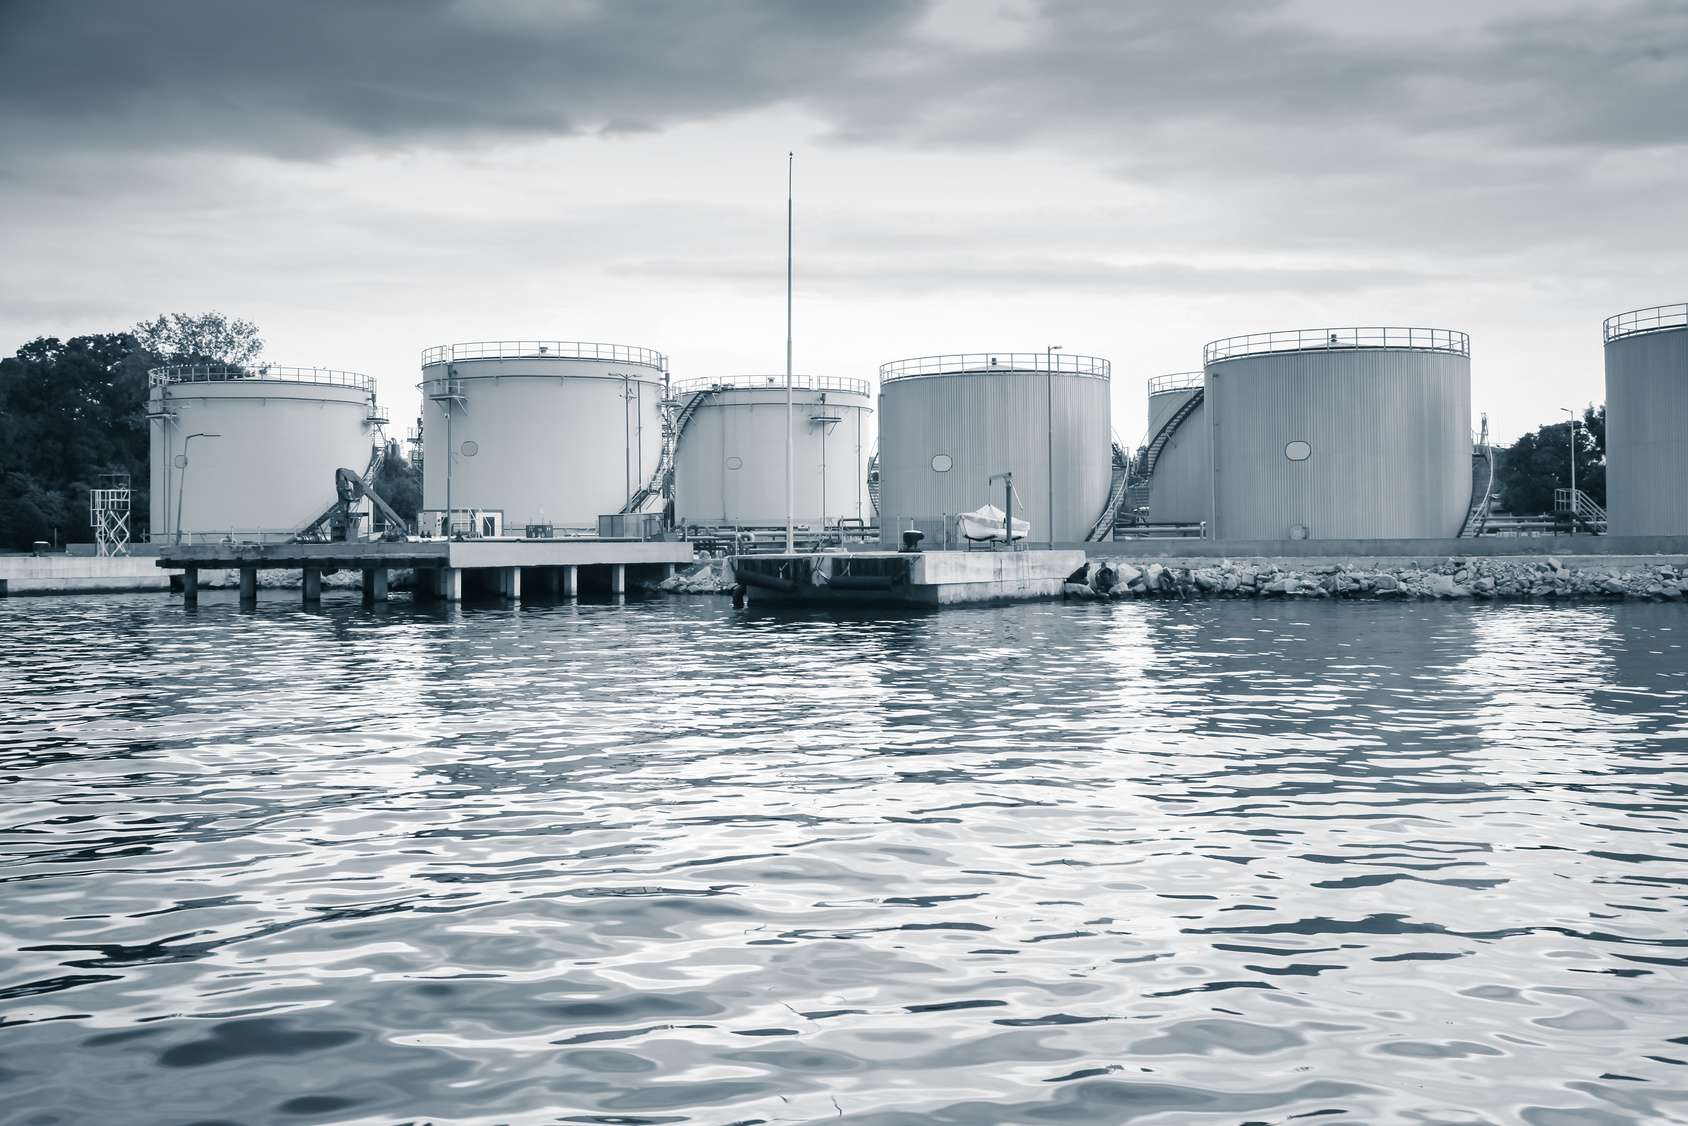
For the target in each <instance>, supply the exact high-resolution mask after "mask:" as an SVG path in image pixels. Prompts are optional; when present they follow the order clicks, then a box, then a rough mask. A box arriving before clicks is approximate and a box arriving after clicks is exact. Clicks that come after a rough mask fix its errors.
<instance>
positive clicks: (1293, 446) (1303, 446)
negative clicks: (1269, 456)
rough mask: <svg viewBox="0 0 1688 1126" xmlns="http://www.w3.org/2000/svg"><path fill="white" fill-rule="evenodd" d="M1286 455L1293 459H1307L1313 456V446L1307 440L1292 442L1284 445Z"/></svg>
mask: <svg viewBox="0 0 1688 1126" xmlns="http://www.w3.org/2000/svg"><path fill="white" fill-rule="evenodd" d="M1284 456H1285V457H1287V458H1289V459H1290V460H1291V461H1306V460H1307V459H1308V458H1310V457H1312V456H1313V447H1312V445H1311V444H1310V443H1307V442H1291V443H1290V444H1289V445H1287V446H1285V447H1284Z"/></svg>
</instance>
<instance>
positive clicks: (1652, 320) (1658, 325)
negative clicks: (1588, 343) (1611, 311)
mask: <svg viewBox="0 0 1688 1126" xmlns="http://www.w3.org/2000/svg"><path fill="white" fill-rule="evenodd" d="M1684 326H1688V303H1684V304H1680V305H1655V306H1653V308H1651V309H1631V310H1630V311H1629V312H1627V313H1619V314H1617V315H1616V316H1612V317H1607V318H1606V320H1605V322H1604V323H1603V324H1602V325H1601V326H1600V332H1601V335H1602V336H1603V337H1604V338H1605V342H1606V343H1607V344H1610V343H1611V342H1612V341H1614V340H1620V339H1622V338H1623V337H1625V336H1639V335H1640V334H1641V333H1644V332H1662V331H1663V330H1665V329H1670V328H1682V327H1684Z"/></svg>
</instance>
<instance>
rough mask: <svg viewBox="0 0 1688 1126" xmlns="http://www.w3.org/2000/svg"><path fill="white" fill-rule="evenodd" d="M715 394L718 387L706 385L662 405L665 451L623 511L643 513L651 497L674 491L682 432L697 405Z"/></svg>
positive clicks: (622, 508)
mask: <svg viewBox="0 0 1688 1126" xmlns="http://www.w3.org/2000/svg"><path fill="white" fill-rule="evenodd" d="M713 394H715V388H713V387H705V388H703V389H701V390H698V391H693V392H691V393H690V394H689V395H688V396H687V397H686V398H685V400H684V401H683V402H682V401H681V400H678V399H669V400H667V401H666V402H664V403H663V404H662V406H663V415H662V453H661V454H660V455H659V456H658V457H657V463H656V472H654V473H652V474H651V479H650V480H649V481H646V482H645V483H644V484H643V485H641V486H639V488H638V489H637V490H636V491H635V492H634V493H633V495H632V496H630V497H628V498H627V503H626V504H624V505H622V506H621V511H622V512H623V513H631V512H643V511H645V506H646V505H648V504H650V502H651V498H653V497H667V496H668V495H669V494H670V493H671V492H672V491H673V481H674V455H675V452H676V451H677V450H678V449H679V448H680V435H682V434H684V433H685V432H686V427H687V426H688V425H690V423H691V421H692V417H693V416H694V415H696V414H697V410H698V407H700V406H702V405H703V402H704V400H706V399H708V398H709V397H710V396H711V395H713Z"/></svg>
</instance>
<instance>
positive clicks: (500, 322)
mask: <svg viewBox="0 0 1688 1126" xmlns="http://www.w3.org/2000/svg"><path fill="white" fill-rule="evenodd" d="M1685 106H1688V2H1685V0H1461V2H1449V0H1415V2H1414V3H1412V4H1395V3H1389V4H1385V3H1381V2H1377V3H1367V2H1363V0H1275V2H1274V0H1203V2H1200V3H1196V2H1192V0H1098V2H1094V3H1090V2H1069V0H1012V2H1010V0H955V2H933V3H924V2H918V0H849V2H847V3H843V2H833V0H807V2H793V3H779V2H773V0H765V2H748V0H708V2H705V0H675V2H669V3H664V2H654V0H653V2H644V0H606V2H603V3H598V2H592V0H450V2H448V0H391V2H386V3H373V2H371V3H354V2H352V0H328V2H310V0H286V2H283V0H274V2H272V3H268V4H264V3H258V2H256V0H248V2H240V3H228V2H225V0H147V2H142V0H106V2H98V0H0V349H3V350H4V352H5V353H6V354H9V353H10V352H11V351H12V350H13V349H15V348H16V347H17V346H18V345H20V344H22V343H23V342H25V341H26V340H29V339H31V338H34V337H36V336H42V335H56V336H61V337H63V336H71V335H75V334H78V333H85V332H96V331H109V330H114V329H120V328H123V327H126V326H127V325H129V324H131V323H133V322H134V321H136V320H137V319H139V318H142V317H146V316H150V315H153V314H156V313H159V312H163V311H201V310H205V309H213V308H214V309H220V310H223V311H225V312H227V313H230V314H234V315H239V316H244V317H247V318H250V319H252V320H255V321H257V322H258V324H259V325H260V327H261V328H262V329H263V331H264V335H265V337H266V338H267V339H268V341H269V345H270V346H269V348H268V355H269V358H270V359H272V360H275V361H279V362H284V363H295V364H317V365H323V366H331V367H342V368H349V369H353V370H358V371H364V372H368V373H370V374H372V375H375V376H376V377H377V378H378V379H379V380H380V384H381V388H382V392H383V398H384V399H385V400H386V401H387V403H388V406H389V407H390V409H391V410H392V411H393V413H394V417H395V422H398V421H399V420H401V419H403V420H408V418H409V417H410V416H413V415H414V413H415V409H416V403H417V399H416V393H415V390H414V386H413V385H414V384H415V382H416V380H417V378H418V370H417V357H418V354H419V352H420V351H421V350H422V349H423V348H424V347H427V346H429V345H433V344H440V343H449V342H454V341H467V340H494V339H506V338H544V339H564V340H600V341H611V342H618V343H629V344H640V345H645V346H649V347H654V348H657V349H660V350H662V351H663V352H665V353H667V354H668V355H669V357H670V361H671V366H672V370H673V373H674V377H675V378H676V379H685V378H693V377H698V376H713V375H720V374H727V373H735V372H753V371H754V372H759V371H778V370H783V364H784V335H785V326H784V313H785V305H784V279H785V262H784V252H785V226H784V219H785V198H784V192H785V153H786V151H787V150H788V149H793V150H795V151H796V153H797V231H796V243H797V300H796V322H797V323H796V362H797V367H798V369H799V370H800V371H812V372H817V373H822V374H829V375H851V376H859V377H865V378H870V379H871V378H874V377H875V376H876V373H877V368H878V365H879V364H880V363H881V362H883V361H886V360H890V359H896V358H899V357H903V356H913V355H922V354H927V353H934V352H945V351H958V350H966V351H1010V350H1022V351H1034V350H1035V351H1041V350H1042V349H1043V348H1044V347H1045V346H1046V345H1050V344H1060V345H1062V346H1064V347H1065V348H1066V349H1067V350H1068V351H1073V352H1083V353H1090V354H1095V355H1101V356H1106V357H1108V358H1109V359H1111V360H1112V361H1113V365H1114V381H1113V400H1114V407H1113V415H1114V418H1113V421H1114V427H1115V429H1116V431H1117V432H1118V434H1119V436H1120V437H1121V438H1122V439H1123V440H1125V441H1126V442H1127V443H1132V442H1135V441H1136V440H1137V438H1138V437H1139V436H1140V434H1141V432H1142V429H1143V424H1144V415H1145V411H1144V404H1143V397H1144V391H1143V382H1144V380H1145V379H1147V378H1148V377H1150V376H1152V375H1156V374H1160V373H1163V372H1170V371H1183V370H1190V369H1195V368H1199V367H1200V364H1201V347H1202V345H1203V343H1205V342H1206V341H1208V340H1212V339H1215V338H1217V337H1222V336H1229V335H1234V334H1239V333H1246V332H1254V331H1262V330H1268V329H1279V328H1299V327H1314V326H1326V325H1331V326H1336V325H1381V324H1389V325H1430V326H1436V327H1449V328H1458V329H1463V330H1465V331H1467V332H1469V333H1471V335H1472V342H1473V343H1472V348H1473V357H1472V393H1473V400H1474V402H1473V410H1474V413H1473V421H1474V423H1475V417H1476V412H1478V411H1485V410H1486V411H1487V412H1488V413H1489V415H1490V417H1491V420H1492V422H1493V425H1494V428H1495V430H1496V432H1497V433H1498V434H1499V435H1500V436H1501V437H1502V438H1505V439H1510V438H1511V437H1513V436H1515V435H1516V434H1517V433H1519V432H1521V431H1523V430H1526V429H1529V428H1532V427H1534V426H1535V425H1537V424H1538V423H1540V422H1543V421H1550V420H1552V419H1553V418H1554V416H1555V415H1556V414H1557V408H1559V407H1561V406H1580V405H1582V404H1585V403H1587V402H1590V401H1599V400H1600V399H1601V398H1602V397H1603V387H1602V383H1603V376H1602V369H1601V345H1600V322H1601V320H1602V318H1604V317H1606V316H1608V315H1610V314H1612V313H1615V312H1618V311H1620V310H1624V309H1629V308H1634V307H1638V306H1645V305H1657V304H1665V303H1671V302H1677V301H1683V300H1688V112H1685V111H1684V107H1685Z"/></svg>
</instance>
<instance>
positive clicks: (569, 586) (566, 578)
mask: <svg viewBox="0 0 1688 1126" xmlns="http://www.w3.org/2000/svg"><path fill="white" fill-rule="evenodd" d="M558 570H559V571H560V572H561V573H562V579H563V591H562V593H563V597H564V598H575V597H577V596H579V594H580V568H579V567H573V566H566V567H560V568H558Z"/></svg>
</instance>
